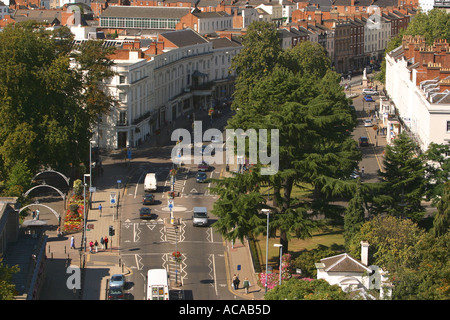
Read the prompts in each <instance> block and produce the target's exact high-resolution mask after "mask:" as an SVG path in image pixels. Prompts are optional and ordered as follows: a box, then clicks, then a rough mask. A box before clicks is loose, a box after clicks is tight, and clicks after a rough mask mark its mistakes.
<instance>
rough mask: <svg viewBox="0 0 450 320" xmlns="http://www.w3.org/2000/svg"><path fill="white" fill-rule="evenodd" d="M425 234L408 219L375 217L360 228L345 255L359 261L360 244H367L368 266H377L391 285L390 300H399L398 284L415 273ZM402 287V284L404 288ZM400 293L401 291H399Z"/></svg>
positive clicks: (402, 295) (400, 296)
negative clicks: (392, 291)
mask: <svg viewBox="0 0 450 320" xmlns="http://www.w3.org/2000/svg"><path fill="white" fill-rule="evenodd" d="M425 236H426V234H425V232H424V231H423V230H422V229H421V228H420V227H419V226H418V225H417V224H416V223H415V222H413V221H412V220H411V219H403V218H400V217H394V216H375V217H374V218H373V219H372V220H370V221H368V222H366V223H364V224H363V226H362V227H361V229H360V231H359V233H358V234H356V235H355V236H354V237H353V238H352V241H351V243H350V247H349V254H350V255H351V256H353V257H355V258H356V257H359V256H360V253H361V245H360V242H361V241H367V242H368V243H369V264H370V265H377V266H379V267H380V268H382V269H383V270H385V271H387V272H388V276H389V279H390V281H391V282H392V283H393V284H394V293H393V296H394V297H395V298H398V299H402V297H404V294H399V293H398V292H396V290H397V286H398V284H399V283H404V281H406V280H407V279H406V278H405V277H406V276H409V275H410V273H411V272H416V271H417V268H418V265H419V263H420V260H421V259H422V258H421V255H422V254H423V252H421V250H419V249H418V244H420V243H422V242H423V241H425ZM405 285H406V284H405ZM402 290H403V289H402Z"/></svg>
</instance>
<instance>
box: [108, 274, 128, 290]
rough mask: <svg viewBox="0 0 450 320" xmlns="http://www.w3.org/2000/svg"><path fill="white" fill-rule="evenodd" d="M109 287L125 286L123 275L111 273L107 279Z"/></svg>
mask: <svg viewBox="0 0 450 320" xmlns="http://www.w3.org/2000/svg"><path fill="white" fill-rule="evenodd" d="M109 287H110V288H122V289H123V288H124V287H125V276H124V275H123V274H113V275H112V276H111V279H110V280H109Z"/></svg>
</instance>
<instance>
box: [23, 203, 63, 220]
mask: <svg viewBox="0 0 450 320" xmlns="http://www.w3.org/2000/svg"><path fill="white" fill-rule="evenodd" d="M30 206H43V207H46V208H47V209H49V210H50V211H51V212H53V214H54V215H55V217H56V219H58V222H59V221H60V219H61V215H60V214H59V213H58V212H56V211H55V209H53V208H50V207H49V206H46V205H45V204H41V203H32V204H29V205H27V206H25V207H22V208H20V210H19V213H20V212H21V211H22V210H23V209H26V208H28V207H30Z"/></svg>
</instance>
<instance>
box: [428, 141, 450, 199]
mask: <svg viewBox="0 0 450 320" xmlns="http://www.w3.org/2000/svg"><path fill="white" fill-rule="evenodd" d="M448 154H450V145H449V144H437V143H434V142H432V143H430V145H429V146H428V149H427V151H426V152H425V154H424V155H423V159H424V161H426V169H425V175H426V178H427V182H428V183H427V192H426V195H427V198H428V199H431V201H432V204H433V205H436V204H437V202H438V201H439V200H440V199H441V197H442V196H443V195H444V186H445V183H446V182H448V181H449V179H450V158H449V157H448V156H446V155H448Z"/></svg>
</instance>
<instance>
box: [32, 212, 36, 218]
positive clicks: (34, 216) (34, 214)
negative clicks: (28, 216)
mask: <svg viewBox="0 0 450 320" xmlns="http://www.w3.org/2000/svg"><path fill="white" fill-rule="evenodd" d="M32 217H33V220H34V219H36V211H34V210H33V212H32Z"/></svg>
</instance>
